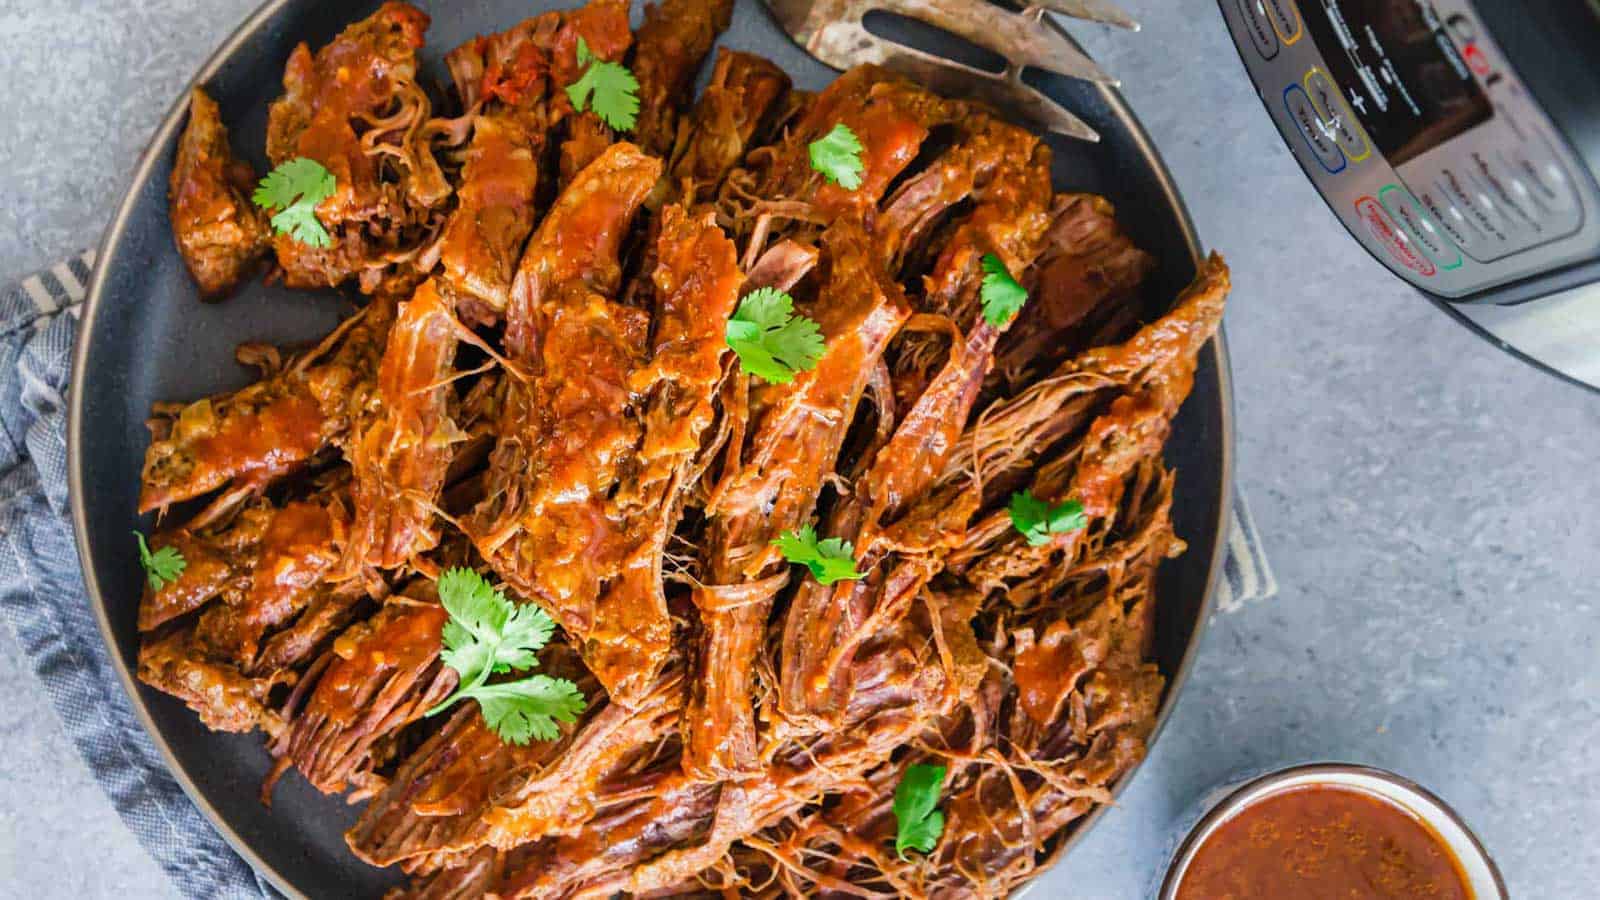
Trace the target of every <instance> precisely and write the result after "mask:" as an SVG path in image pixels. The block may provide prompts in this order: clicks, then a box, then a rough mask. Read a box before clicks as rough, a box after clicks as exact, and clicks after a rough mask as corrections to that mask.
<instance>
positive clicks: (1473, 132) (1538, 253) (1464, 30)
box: [1220, 0, 1600, 300]
mask: <svg viewBox="0 0 1600 900" xmlns="http://www.w3.org/2000/svg"><path fill="white" fill-rule="evenodd" d="M1220 3H1221V6H1222V10H1223V14H1224V16H1225V17H1226V19H1227V21H1228V27H1229V29H1230V30H1231V31H1232V33H1233V39H1234V41H1235V42H1236V43H1237V44H1238V45H1239V52H1240V55H1241V56H1242V57H1243V58H1244V60H1245V65H1246V67H1247V68H1248V69H1249V70H1250V75H1251V77H1252V78H1253V79H1254V81H1255V84H1256V89H1257V90H1258V91H1259V92H1260V94H1261V98H1262V100H1263V102H1264V103H1265V104H1266V106H1267V109H1268V111H1269V112H1271V114H1272V117H1273V119H1274V120H1275V121H1276V122H1277V124H1278V129H1279V130H1280V131H1282V132H1283V136H1284V139H1285V140H1286V141H1288V142H1289V145H1290V146H1291V147H1292V148H1293V151H1294V154H1295V156H1296V157H1297V158H1298V159H1299V160H1300V163H1301V165H1302V166H1303V167H1304V168H1305V170H1306V172H1307V174H1308V175H1310V177H1311V179H1312V181H1313V182H1315V184H1316V186H1317V189H1318V190H1319V191H1321V192H1322V195H1323V197H1324V198H1326V199H1327V201H1328V203H1329V205H1330V206H1331V207H1332V208H1333V210H1334V212H1335V213H1337V214H1338V216H1339V218H1340V219H1341V220H1343V221H1344V224H1345V226H1346V227H1348V228H1349V230H1350V232H1351V234H1353V235H1355V237H1356V238H1357V239H1358V240H1359V241H1361V243H1362V244H1364V245H1365V246H1366V248H1367V249H1368V250H1370V251H1371V252H1372V254H1373V255H1374V256H1375V257H1377V258H1378V259H1379V260H1380V261H1381V262H1383V264H1384V265H1386V266H1388V267H1389V268H1390V269H1392V270H1394V272H1395V273H1396V274H1398V275H1400V276H1402V277H1403V278H1405V279H1406V280H1408V281H1410V282H1411V283H1412V284H1414V285H1416V286H1417V287H1419V288H1421V289H1423V290H1424V291H1427V292H1429V293H1431V294H1434V295H1436V296H1439V297H1442V298H1448V299H1454V300H1469V299H1472V297H1473V295H1475V294H1478V293H1480V292H1483V291H1486V290H1488V289H1490V288H1494V287H1497V286H1500V285H1504V284H1509V283H1511V282H1514V281H1517V280H1520V279H1523V278H1527V277H1529V276H1533V275H1539V274H1542V273H1545V272H1548V271H1550V270H1552V269H1555V268H1559V267H1561V266H1565V265H1569V264H1572V263H1576V262H1581V261H1586V260H1590V259H1593V258H1595V257H1596V256H1600V216H1597V211H1600V192H1597V191H1596V188H1595V184H1594V181H1593V179H1592V178H1591V177H1590V176H1589V174H1588V172H1587V170H1586V169H1584V168H1583V167H1582V166H1581V165H1580V164H1579V162H1578V160H1577V158H1576V157H1575V156H1574V155H1573V153H1572V152H1571V150H1570V148H1569V147H1568V146H1567V144H1566V142H1565V140H1564V139H1563V138H1562V136H1561V134H1560V133H1559V132H1558V131H1557V129H1556V128H1555V126H1554V125H1553V124H1552V123H1551V121H1550V119H1549V117H1548V116H1546V115H1545V113H1544V111H1543V110H1541V109H1540V108H1539V107H1538V106H1537V105H1536V103H1535V101H1534V99H1533V97H1532V96H1531V95H1530V94H1529V93H1528V91H1527V90H1526V88H1525V87H1524V85H1523V83H1522V81H1521V80H1520V79H1519V78H1518V77H1517V74H1516V73H1515V72H1514V71H1513V70H1512V68H1511V66H1510V65H1509V64H1508V63H1507V61H1506V60H1505V59H1504V57H1503V56H1502V55H1501V52H1500V50H1499V48H1498V47H1497V46H1496V45H1495V43H1494V40H1493V38H1492V37H1491V36H1490V35H1489V33H1488V31H1487V29H1485V28H1484V27H1482V26H1481V24H1480V22H1479V20H1478V17H1477V15H1476V13H1475V12H1474V11H1473V8H1472V4H1471V3H1470V2H1468V0H1431V2H1430V0H1299V2H1296V0H1220Z"/></svg>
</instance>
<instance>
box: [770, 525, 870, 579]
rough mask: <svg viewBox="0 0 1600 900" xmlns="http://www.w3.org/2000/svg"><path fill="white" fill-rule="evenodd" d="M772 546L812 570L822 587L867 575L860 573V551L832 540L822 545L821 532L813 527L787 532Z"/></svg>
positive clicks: (839, 539) (841, 540) (844, 541)
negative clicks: (858, 560)
mask: <svg viewBox="0 0 1600 900" xmlns="http://www.w3.org/2000/svg"><path fill="white" fill-rule="evenodd" d="M772 543H773V545H774V546H776V547H777V548H778V551H779V552H780V553H782V554H783V558H784V559H787V560H788V561H789V562H792V563H799V564H800V565H803V566H805V567H806V568H808V569H810V570H811V574H812V575H813V576H815V577H816V579H817V582H818V583H819V584H833V583H834V582H835V581H854V580H855V579H857V578H861V577H863V573H861V572H858V571H856V559H855V554H856V550H855V547H853V546H851V545H850V542H849V541H847V540H844V539H843V538H828V539H827V540H825V541H821V542H818V540H817V530H816V529H815V528H812V527H811V526H810V525H807V526H805V527H804V528H801V529H800V530H799V531H785V532H784V533H783V534H781V535H779V536H778V539H777V540H775V541H773V542H772Z"/></svg>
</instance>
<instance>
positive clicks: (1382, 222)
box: [1356, 197, 1439, 278]
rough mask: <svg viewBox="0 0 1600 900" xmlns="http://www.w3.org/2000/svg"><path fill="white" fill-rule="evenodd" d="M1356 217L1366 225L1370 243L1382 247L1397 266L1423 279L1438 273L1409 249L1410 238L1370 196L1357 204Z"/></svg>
mask: <svg viewBox="0 0 1600 900" xmlns="http://www.w3.org/2000/svg"><path fill="white" fill-rule="evenodd" d="M1356 214H1357V215H1359V216H1360V217H1361V222H1362V224H1364V225H1366V226H1367V233H1368V234H1370V235H1372V239H1373V241H1375V242H1376V243H1377V244H1378V246H1380V247H1382V248H1383V250H1384V252H1385V253H1388V254H1389V258H1390V259H1392V260H1394V261H1395V263H1396V264H1398V265H1400V266H1403V267H1405V268H1407V269H1410V270H1411V271H1413V272H1415V273H1417V274H1418V275H1421V276H1422V277H1423V278H1432V277H1433V276H1435V275H1437V274H1439V269H1438V267H1437V266H1435V265H1434V264H1433V260H1430V259H1428V258H1427V257H1426V256H1423V255H1422V254H1421V253H1419V252H1418V251H1417V249H1416V248H1415V247H1414V246H1412V244H1411V238H1410V237H1409V236H1407V235H1406V233H1405V232H1404V231H1402V230H1400V226H1399V225H1398V224H1396V222H1395V220H1394V219H1392V218H1390V217H1389V213H1388V211H1387V210H1385V209H1384V208H1383V204H1381V203H1379V202H1378V201H1377V200H1375V199H1374V198H1372V197H1362V198H1361V199H1360V200H1357V201H1356Z"/></svg>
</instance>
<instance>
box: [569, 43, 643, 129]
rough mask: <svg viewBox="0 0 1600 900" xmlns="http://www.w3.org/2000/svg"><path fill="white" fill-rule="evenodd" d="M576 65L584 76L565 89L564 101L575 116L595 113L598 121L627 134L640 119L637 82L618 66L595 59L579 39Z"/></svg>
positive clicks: (628, 72)
mask: <svg viewBox="0 0 1600 900" xmlns="http://www.w3.org/2000/svg"><path fill="white" fill-rule="evenodd" d="M578 65H580V66H587V67H588V68H586V69H584V70H583V75H582V76H581V77H580V78H579V79H578V80H577V81H574V82H573V83H571V84H569V85H567V99H569V100H571V101H572V108H573V109H576V110H577V111H578V112H583V111H584V110H586V109H592V110H594V113H595V115H597V116H599V117H600V121H602V122H604V123H606V124H607V125H610V126H611V127H612V128H615V129H616V130H618V131H630V130H632V129H633V123H634V121H635V120H636V119H637V118H638V117H639V80H638V79H637V78H634V77H633V73H632V72H630V71H628V67H627V66H624V65H622V64H621V63H614V62H607V61H605V60H603V59H597V58H596V57H595V55H594V53H593V52H592V51H591V50H590V49H589V44H588V42H586V41H585V40H584V39H583V38H581V37H580V38H578Z"/></svg>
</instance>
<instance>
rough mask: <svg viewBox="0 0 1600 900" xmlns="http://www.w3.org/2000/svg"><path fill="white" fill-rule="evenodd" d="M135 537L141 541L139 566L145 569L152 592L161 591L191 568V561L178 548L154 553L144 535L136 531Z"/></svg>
mask: <svg viewBox="0 0 1600 900" xmlns="http://www.w3.org/2000/svg"><path fill="white" fill-rule="evenodd" d="M133 536H134V537H136V538H138V539H139V565H140V566H142V567H144V577H145V580H147V581H149V582H150V590H152V591H159V590H161V589H162V588H164V587H166V586H167V585H169V584H171V583H172V582H174V581H177V580H178V576H179V575H182V574H183V570H184V569H186V568H188V567H189V561H188V560H186V559H184V558H183V554H182V553H179V552H178V548H177V547H162V548H161V549H160V550H157V551H155V552H154V553H152V552H150V545H149V544H147V543H145V541H144V535H143V534H140V533H139V532H137V531H135V532H134V533H133Z"/></svg>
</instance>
